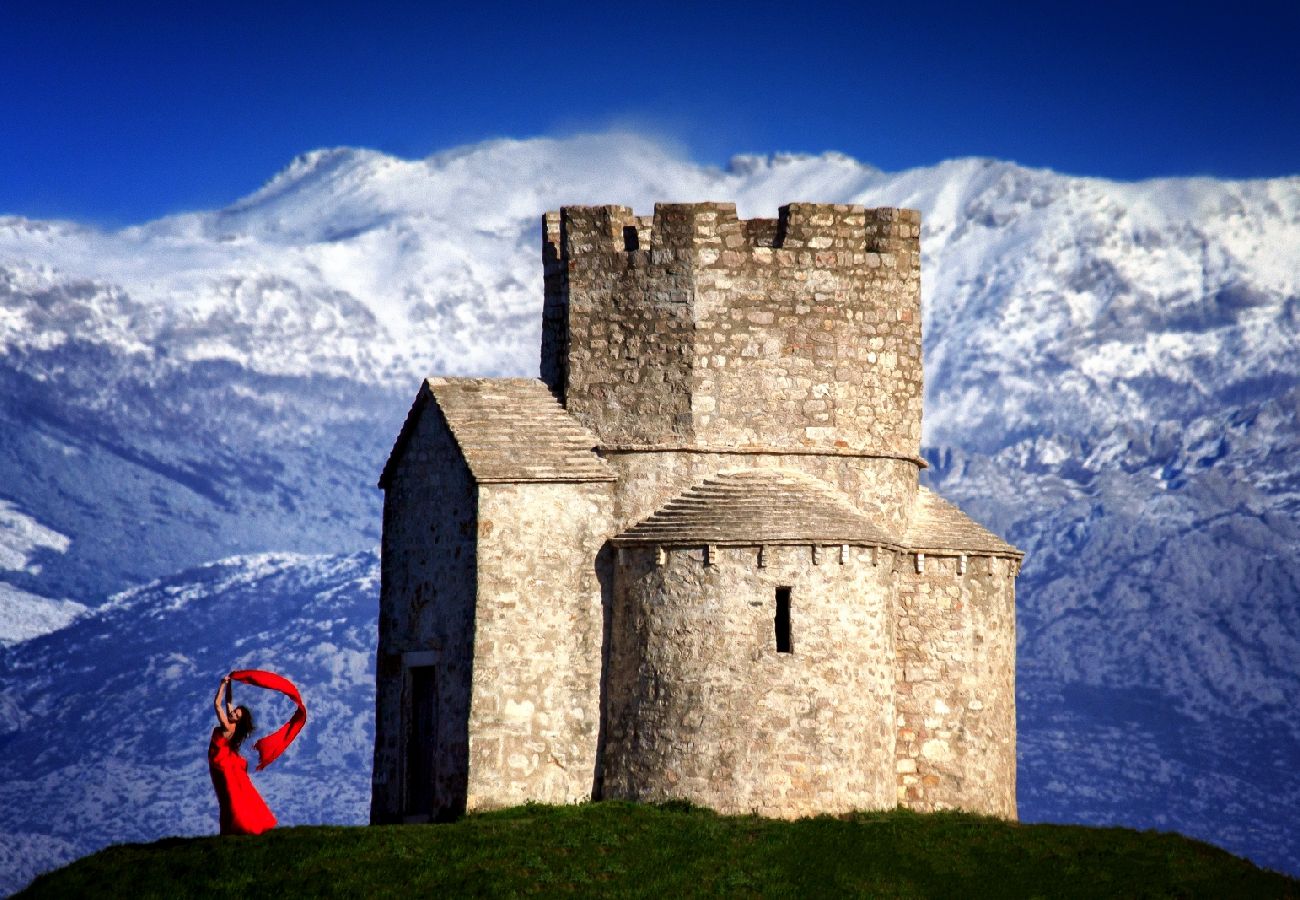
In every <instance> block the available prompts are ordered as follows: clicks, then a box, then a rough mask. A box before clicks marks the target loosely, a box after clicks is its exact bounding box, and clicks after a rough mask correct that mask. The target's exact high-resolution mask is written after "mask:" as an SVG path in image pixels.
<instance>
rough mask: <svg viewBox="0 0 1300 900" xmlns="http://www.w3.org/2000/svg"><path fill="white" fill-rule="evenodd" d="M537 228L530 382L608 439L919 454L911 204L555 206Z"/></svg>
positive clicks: (915, 242)
mask: <svg viewBox="0 0 1300 900" xmlns="http://www.w3.org/2000/svg"><path fill="white" fill-rule="evenodd" d="M542 225H543V227H542V237H543V259H544V260H545V274H546V279H545V283H546V298H545V302H544V304H543V313H542V317H543V318H542V359H541V374H542V380H543V381H545V382H546V383H547V385H548V386H549V387H550V388H551V390H552V391H553V392H554V393H555V395H556V396H557V397H559V398H560V400H561V402H562V403H563V404H564V405H565V407H566V408H567V409H568V410H569V412H570V413H571V414H572V415H574V416H575V417H576V418H577V419H578V420H579V421H580V422H582V423H583V424H584V425H586V426H587V427H589V428H590V429H591V430H592V431H593V432H595V433H596V435H598V436H599V437H600V438H601V440H602V442H603V443H604V444H605V445H606V446H608V447H629V446H637V447H644V446H653V447H661V448H662V447H688V446H689V447H703V448H708V449H713V450H717V451H720V452H721V451H724V450H725V451H732V450H745V451H754V450H778V451H797V452H826V453H859V454H864V455H883V456H896V457H900V458H907V459H915V458H917V455H918V453H919V452H920V436H921V288H920V276H921V253H920V240H921V238H920V235H921V226H920V214H919V213H917V212H916V211H915V210H907V209H891V208H883V209H867V208H865V207H862V206H853V205H847V204H830V203H790V204H787V205H785V206H782V207H781V208H780V210H779V214H778V216H777V217H776V218H775V219H741V218H739V217H738V216H737V215H736V206H735V204H734V203H659V204H656V205H655V210H654V214H653V215H652V216H637V215H635V214H634V213H633V212H632V210H631V209H630V208H629V207H626V206H614V205H610V206H566V207H564V208H562V209H560V210H559V211H558V212H550V213H547V214H546V215H545V217H544V218H543V223H542Z"/></svg>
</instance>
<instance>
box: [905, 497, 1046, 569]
mask: <svg viewBox="0 0 1300 900" xmlns="http://www.w3.org/2000/svg"><path fill="white" fill-rule="evenodd" d="M906 543H907V546H908V549H910V550H913V551H915V552H918V553H929V552H933V553H941V552H943V551H945V550H946V551H954V550H965V551H967V552H970V553H978V554H988V555H992V556H1014V557H1017V558H1018V557H1022V556H1024V555H1025V554H1024V552H1023V551H1021V550H1018V549H1016V548H1015V547H1013V546H1012V545H1011V544H1008V543H1007V542H1006V541H1004V540H1002V538H1000V537H998V536H997V535H996V534H994V533H993V532H991V531H989V530H988V529H987V528H985V527H984V526H982V525H980V524H978V523H977V522H975V521H974V520H973V519H971V518H970V517H969V516H967V515H966V514H965V513H964V512H962V511H961V510H960V509H958V508H957V507H956V506H953V505H952V504H951V503H949V502H948V501H947V500H945V499H943V498H942V497H940V496H939V495H938V494H936V493H935V492H934V491H932V490H930V489H929V488H924V487H923V488H920V489H919V490H918V491H917V494H916V505H915V506H914V507H913V508H912V525H911V527H910V528H908V529H907V539H906Z"/></svg>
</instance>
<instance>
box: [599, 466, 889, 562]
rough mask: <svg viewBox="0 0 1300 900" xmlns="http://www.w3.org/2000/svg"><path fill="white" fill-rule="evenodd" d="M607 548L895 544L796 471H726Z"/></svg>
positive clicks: (830, 491)
mask: <svg viewBox="0 0 1300 900" xmlns="http://www.w3.org/2000/svg"><path fill="white" fill-rule="evenodd" d="M612 542H613V543H614V544H615V545H623V546H627V545H634V544H652V545H660V546H663V545H677V546H681V545H701V544H716V545H721V546H733V547H735V546H755V545H760V544H856V545H860V546H880V545H884V546H892V545H894V544H895V542H894V541H891V540H890V539H889V538H888V537H887V536H886V535H885V533H884V532H883V531H882V530H881V529H880V528H879V527H877V526H876V525H875V524H874V523H872V522H871V521H870V520H868V519H867V518H866V517H865V516H864V515H863V514H862V513H860V512H859V511H858V510H856V509H854V508H853V507H852V506H851V505H850V504H849V502H848V500H847V499H846V498H845V497H844V496H843V495H841V494H839V493H838V492H836V491H835V490H834V489H832V488H831V487H830V486H829V485H827V484H825V483H824V482H821V481H818V480H817V479H816V478H813V477H811V476H809V475H804V474H803V473H801V472H792V471H789V470H786V469H750V470H746V471H742V472H727V473H722V474H719V475H715V476H714V477H712V478H710V479H708V480H707V481H704V482H702V483H700V484H698V485H696V486H695V487H693V488H691V489H690V490H689V491H687V492H686V493H684V494H682V495H681V496H679V497H677V498H676V499H674V500H670V501H669V502H668V503H667V505H665V506H664V507H662V508H661V509H659V510H658V511H657V512H655V513H654V514H653V515H651V516H650V517H649V518H648V519H645V520H644V521H642V522H640V523H638V524H636V525H634V526H633V527H632V528H629V529H628V530H627V531H624V532H623V533H622V534H620V535H618V536H617V537H615V538H613V541H612Z"/></svg>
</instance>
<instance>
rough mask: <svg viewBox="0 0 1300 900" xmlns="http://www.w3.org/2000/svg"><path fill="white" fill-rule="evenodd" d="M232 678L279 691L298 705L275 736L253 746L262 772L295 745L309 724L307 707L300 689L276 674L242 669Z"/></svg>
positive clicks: (258, 767) (271, 735)
mask: <svg viewBox="0 0 1300 900" xmlns="http://www.w3.org/2000/svg"><path fill="white" fill-rule="evenodd" d="M230 677H231V678H232V679H233V680H235V681H242V682H244V684H251V685H254V686H256V687H262V688H269V689H271V690H273V691H279V692H280V693H282V694H284V695H285V696H287V697H288V698H289V699H290V700H292V701H293V702H294V703H297V704H298V709H297V711H296V712H294V714H293V715H292V716H290V717H289V721H288V722H285V723H284V724H283V725H281V726H280V730H279V731H277V732H276V733H275V734H268V735H267V736H266V737H264V738H262V739H261V740H259V741H258V742H257V743H256V744H254V745H253V746H255V747H256V748H257V755H258V763H257V771H259V772H260V771H261V770H262V769H265V768H266V767H267V766H269V765H270V764H271V763H272V762H274V761H275V758H276V757H277V756H279V755H280V754H281V753H283V752H284V749H285V748H286V747H288V746H289V745H290V744H292V743H293V739H294V738H296V737H297V736H298V732H300V731H302V726H303V725H306V724H307V706H306V704H304V703H303V702H302V697H301V696H299V694H298V689H297V688H296V687H294V686H293V683H292V682H291V681H289V679H287V678H284V677H282V676H280V675H277V674H275V673H274V672H263V671H262V670H261V669H241V670H240V671H238V672H231V673H230Z"/></svg>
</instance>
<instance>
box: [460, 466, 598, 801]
mask: <svg viewBox="0 0 1300 900" xmlns="http://www.w3.org/2000/svg"><path fill="white" fill-rule="evenodd" d="M479 503H480V505H479V518H478V539H479V549H478V572H479V581H478V601H477V602H478V614H477V620H476V628H477V635H476V638H475V642H474V688H473V703H472V707H471V709H470V714H469V734H470V770H469V790H468V799H467V806H468V808H469V809H471V810H472V809H482V808H489V807H495V806H510V805H514V804H518V803H524V802H526V801H528V800H536V801H540V802H547V803H573V802H577V801H580V800H587V799H590V797H591V791H592V785H593V780H594V778H595V770H596V742H597V735H598V730H599V723H600V675H601V652H602V643H603V639H604V634H603V632H604V613H603V606H602V595H601V584H600V581H599V579H598V578H597V574H596V568H595V566H596V557H597V554H598V552H599V551H600V548H601V545H602V544H603V543H604V542H605V540H606V538H607V537H608V534H607V532H608V529H609V510H610V505H611V500H610V484H609V483H607V482H597V483H572V484H541V483H534V484H490V485H481V486H480V487H479Z"/></svg>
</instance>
